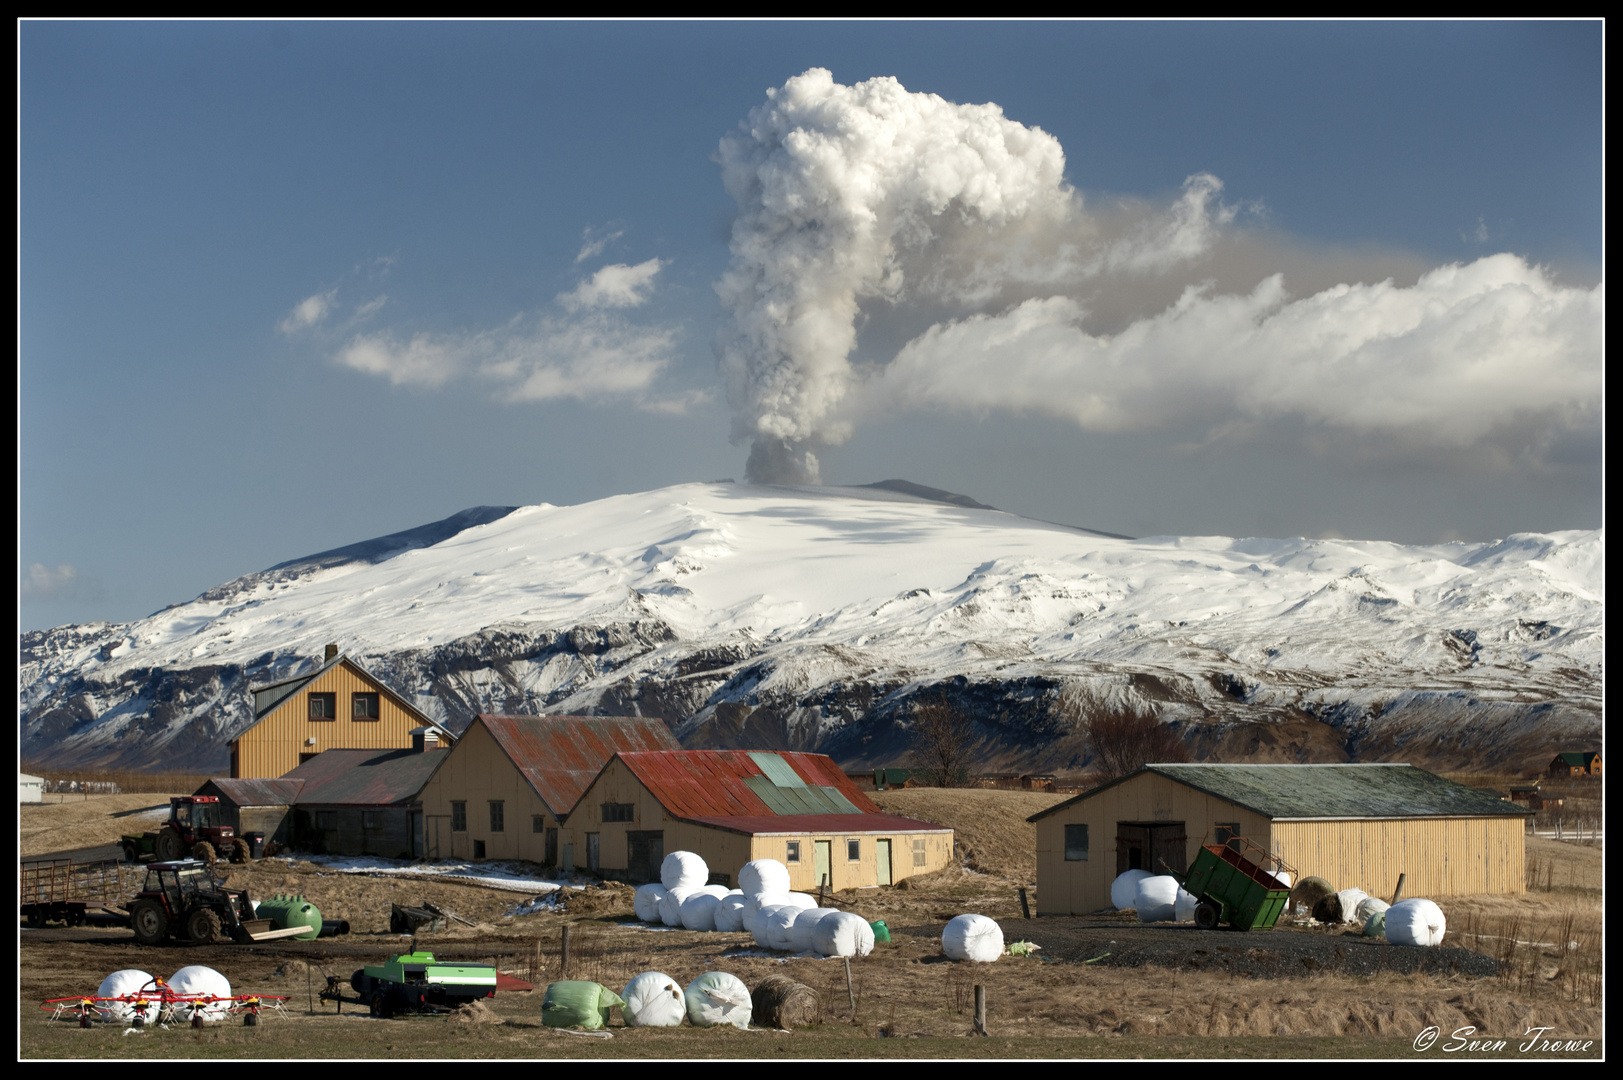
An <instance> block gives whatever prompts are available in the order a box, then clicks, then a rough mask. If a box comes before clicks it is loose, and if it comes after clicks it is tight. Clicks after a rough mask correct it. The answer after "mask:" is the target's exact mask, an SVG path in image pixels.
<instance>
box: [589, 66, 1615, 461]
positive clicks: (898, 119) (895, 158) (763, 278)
mask: <svg viewBox="0 0 1623 1080" xmlns="http://www.w3.org/2000/svg"><path fill="white" fill-rule="evenodd" d="M767 97H768V100H767V101H766V103H765V104H763V105H761V106H760V107H758V108H756V109H755V110H753V111H752V112H751V113H750V115H749V118H748V120H747V121H745V122H744V123H743V124H742V125H740V129H739V131H738V132H736V133H735V134H733V135H731V136H728V137H727V138H725V139H723V140H722V143H721V148H720V153H719V161H720V164H721V167H722V177H723V181H724V183H725V185H726V189H727V191H728V193H729V194H730V195H731V196H732V197H733V199H734V200H736V202H737V203H738V216H737V218H736V219H735V222H734V225H733V231H732V239H731V253H732V260H731V264H730V265H729V268H728V270H727V272H726V273H725V274H724V275H723V277H722V278H721V280H720V281H718V282H717V285H716V289H717V292H718V294H719V295H720V297H721V300H722V304H723V307H724V309H725V311H726V314H727V320H726V322H725V323H724V326H723V329H722V332H721V335H720V337H719V340H718V352H719V357H720V368H721V372H722V374H723V377H724V380H725V383H726V387H727V392H728V395H729V398H730V402H731V404H732V407H733V409H734V429H733V436H734V438H735V439H745V440H749V441H750V443H751V450H750V456H749V463H748V465H747V473H748V476H749V477H750V479H752V480H756V481H762V482H779V483H807V482H810V483H815V482H817V480H818V465H817V459H816V454H815V451H816V449H817V447H818V446H820V445H835V444H838V443H840V442H842V441H843V440H844V439H846V438H848V437H849V435H850V433H851V431H852V428H853V425H855V424H856V423H859V422H862V421H867V420H872V419H874V418H875V417H876V416H878V415H879V414H881V413H885V414H890V413H894V412H897V411H901V410H907V409H918V408H948V409H960V410H966V411H973V412H984V411H986V410H1002V411H1008V412H1016V413H1029V414H1042V415H1048V416H1055V417H1060V418H1063V419H1066V420H1069V421H1071V422H1074V423H1076V424H1078V425H1080V426H1082V427H1084V428H1088V429H1091V430H1098V431H1127V430H1146V429H1154V428H1166V429H1172V428H1181V429H1183V430H1184V431H1185V432H1187V431H1188V430H1189V429H1191V428H1195V429H1200V430H1204V431H1207V432H1211V433H1217V434H1221V433H1223V432H1225V431H1237V430H1243V429H1244V427H1245V425H1247V424H1250V423H1255V422H1265V421H1270V420H1280V419H1286V420H1292V421H1295V422H1298V423H1301V424H1306V425H1309V426H1315V427H1318V428H1320V429H1324V430H1334V431H1339V432H1342V433H1343V434H1346V435H1348V436H1349V437H1353V438H1364V439H1373V440H1377V441H1379V440H1390V441H1393V442H1402V443H1404V444H1407V445H1421V446H1425V445H1430V446H1446V447H1456V448H1457V447H1468V446H1471V445H1473V444H1475V443H1478V442H1480V441H1482V440H1487V439H1490V438H1493V437H1494V435H1495V432H1502V431H1504V430H1506V429H1510V428H1517V429H1519V430H1523V431H1524V432H1526V431H1532V432H1533V437H1532V442H1534V443H1537V442H1538V441H1539V438H1540V437H1548V436H1550V435H1551V433H1559V432H1560V431H1563V430H1574V429H1577V428H1585V427H1592V426H1593V425H1594V424H1595V423H1596V422H1597V421H1598V417H1599V410H1600V407H1601V406H1600V402H1601V369H1600V364H1601V347H1602V346H1601V343H1602V326H1603V323H1602V319H1603V316H1604V305H1605V293H1604V285H1597V286H1596V287H1595V288H1593V289H1579V288H1572V287H1568V286H1564V285H1562V284H1560V283H1558V282H1557V281H1556V280H1555V279H1554V278H1552V277H1551V275H1550V274H1549V273H1548V272H1547V271H1546V270H1544V269H1543V268H1540V267H1537V266H1531V265H1529V264H1527V263H1526V262H1525V261H1523V260H1522V259H1520V258H1518V257H1517V256H1514V255H1494V256H1490V257H1487V258H1483V259H1479V260H1477V261H1476V262H1472V263H1469V264H1466V265H1451V266H1443V267H1439V268H1436V269H1432V270H1429V271H1425V270H1424V267H1423V266H1416V265H1414V260H1413V259H1412V258H1410V257H1399V256H1396V255H1394V256H1391V257H1390V258H1385V259H1384V261H1385V262H1386V263H1387V265H1388V268H1387V269H1385V270H1384V271H1380V272H1377V273H1372V272H1371V271H1372V270H1374V269H1375V268H1376V265H1377V264H1379V263H1380V262H1382V261H1383V260H1382V259H1380V258H1377V259H1371V258H1368V257H1366V256H1358V257H1352V256H1328V255H1326V256H1322V257H1319V256H1307V255H1305V254H1304V253H1303V252H1302V251H1301V250H1298V249H1296V248H1293V247H1292V246H1291V245H1289V244H1286V243H1282V242H1280V241H1279V238H1277V237H1274V238H1271V237H1270V235H1269V234H1267V233H1266V232H1248V231H1247V230H1245V229H1243V228H1238V227H1236V226H1235V218H1236V211H1235V208H1234V207H1231V206H1227V205H1225V204H1224V203H1223V202H1222V199H1221V193H1222V184H1221V182H1220V181H1219V180H1218V179H1217V178H1216V177H1213V176H1210V175H1208V174H1197V175H1195V176H1191V177H1190V178H1189V179H1188V180H1186V181H1185V183H1184V185H1183V188H1182V190H1181V192H1180V193H1179V194H1178V195H1177V196H1175V197H1174V198H1173V199H1171V200H1170V202H1168V203H1166V204H1162V205H1154V204H1151V203H1148V202H1138V203H1129V202H1122V203H1118V204H1116V205H1113V206H1105V207H1103V208H1092V207H1090V208H1089V209H1087V210H1086V211H1085V210H1084V208H1083V205H1082V199H1081V197H1080V196H1079V195H1078V194H1077V193H1076V192H1075V191H1074V190H1073V189H1072V188H1071V187H1070V186H1069V185H1068V184H1067V183H1066V181H1065V177H1064V171H1065V156H1064V153H1063V151H1062V150H1061V148H1060V145H1059V143H1058V141H1057V140H1055V139H1054V138H1053V137H1052V136H1050V135H1048V134H1046V133H1045V132H1043V131H1041V130H1040V129H1037V128H1030V127H1025V126H1023V125H1021V124H1019V123H1016V122H1014V121H1012V120H1010V119H1008V118H1006V117H1005V116H1004V115H1003V113H1002V110H1001V109H999V108H998V107H997V106H996V105H991V104H987V105H956V104H953V103H951V102H947V101H944V100H943V99H941V98H939V97H936V96H934V95H930V94H916V93H909V92H908V91H907V90H905V89H904V88H903V87H902V86H901V85H900V84H899V83H898V82H897V81H896V80H894V79H888V78H885V79H872V80H869V81H868V82H865V83H860V84H858V85H856V86H841V85H839V84H837V83H835V82H834V79H833V76H832V75H831V74H830V73H829V72H827V71H824V70H821V69H813V70H811V71H808V72H806V73H805V74H803V75H800V76H797V77H795V78H793V79H790V80H789V81H788V82H787V83H785V84H784V86H782V87H781V88H779V89H776V90H771V91H768V95H767ZM1270 262H1271V265H1270ZM1337 267H1339V269H1337ZM627 269H634V268H627ZM1423 271H1424V272H1423ZM1383 279H1384V280H1383ZM1293 282H1294V289H1295V290H1300V291H1293ZM583 288H584V286H583ZM904 311H905V312H911V317H912V325H911V327H910V328H907V327H906V324H907V319H906V318H905V317H904V315H903V314H902V313H903V312H904ZM880 324H883V325H884V326H885V327H886V329H887V331H888V334H889V337H890V339H891V341H892V344H891V345H890V346H889V348H888V349H884V350H881V351H882V355H873V350H872V348H871V347H865V348H867V352H865V353H864V354H862V355H863V359H861V360H856V359H854V356H857V355H858V353H857V350H858V332H859V328H863V327H869V328H872V327H874V326H876V325H880ZM898 327H902V328H904V329H905V333H899V334H898ZM920 331H922V332H920ZM879 336H880V337H881V338H882V339H883V338H884V337H885V336H886V335H885V334H881V335H879ZM1540 432H1542V433H1543V434H1542V436H1541V435H1540V434H1539V433H1540Z"/></svg>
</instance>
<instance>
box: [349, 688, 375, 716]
mask: <svg viewBox="0 0 1623 1080" xmlns="http://www.w3.org/2000/svg"><path fill="white" fill-rule="evenodd" d="M350 717H351V719H354V720H376V719H377V718H378V696H377V695H376V694H351V695H350Z"/></svg>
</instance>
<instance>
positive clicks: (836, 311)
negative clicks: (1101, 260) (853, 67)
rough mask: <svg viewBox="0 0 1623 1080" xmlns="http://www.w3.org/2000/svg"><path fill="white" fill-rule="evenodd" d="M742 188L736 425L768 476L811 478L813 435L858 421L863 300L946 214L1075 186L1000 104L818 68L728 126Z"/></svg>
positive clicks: (725, 334) (1061, 194) (897, 274)
mask: <svg viewBox="0 0 1623 1080" xmlns="http://www.w3.org/2000/svg"><path fill="white" fill-rule="evenodd" d="M720 162H721V166H722V178H723V182H724V183H725V184H726V188H727V192H728V194H729V195H731V196H732V197H733V198H734V199H735V200H736V201H737V203H738V208H739V213H738V218H737V220H736V221H735V223H734V225H733V234H732V244H731V250H732V262H731V265H730V266H729V267H728V270H727V272H726V274H724V275H723V276H722V278H721V280H720V281H719V282H718V283H717V285H716V290H717V292H718V293H719V294H720V296H721V301H722V305H723V307H724V308H725V309H726V310H727V312H728V313H729V316H730V318H729V320H728V323H727V325H726V326H725V327H724V329H723V331H722V335H721V339H720V342H719V350H720V355H721V370H722V373H723V376H724V378H725V380H726V383H727V388H728V394H729V396H730V398H731V401H732V405H733V408H734V416H735V419H734V430H733V436H734V438H735V439H748V440H750V441H751V443H752V446H751V450H750V456H749V462H748V465H747V466H746V475H747V476H748V478H749V479H750V480H751V481H754V482H758V483H817V482H818V469H817V458H816V456H815V454H814V453H813V448H814V447H815V446H817V445H819V444H837V443H839V442H842V441H844V439H845V438H846V437H847V435H848V434H849V428H848V425H847V424H845V423H843V422H842V421H840V420H839V419H838V418H837V416H836V412H835V410H836V408H837V406H838V405H839V403H840V401H841V399H842V398H844V397H845V395H846V393H847V390H848V389H849V387H850V384H851V381H852V371H851V364H850V355H851V351H852V349H853V348H854V347H855V345H856V336H857V331H856V324H857V315H858V308H859V305H860V304H861V303H862V302H863V301H864V300H872V299H883V300H886V301H895V300H899V299H900V298H901V297H902V295H903V291H904V287H905V285H906V282H905V281H904V273H903V263H904V261H906V259H907V257H908V256H910V255H916V254H917V253H918V252H919V251H920V250H921V249H923V248H925V247H927V246H928V245H930V244H931V242H932V241H933V240H934V239H935V238H936V236H937V235H938V233H939V232H940V231H941V230H942V229H943V228H950V229H954V230H958V229H962V228H963V227H966V226H969V227H975V228H986V229H990V230H996V229H998V228H1000V227H1003V226H1006V225H1008V224H1010V223H1013V222H1017V221H1021V220H1025V219H1030V218H1032V217H1038V216H1054V217H1057V218H1063V217H1064V216H1066V215H1068V214H1069V213H1070V212H1071V207H1072V205H1073V202H1074V196H1073V194H1072V192H1071V190H1070V189H1069V188H1068V187H1067V186H1066V185H1065V183H1064V180H1063V173H1064V168H1065V155H1064V152H1063V151H1062V150H1061V149H1060V145H1059V142H1058V141H1057V140H1056V139H1055V138H1054V137H1053V136H1051V135H1048V134H1047V133H1045V132H1043V131H1041V130H1039V129H1036V128H1028V127H1024V126H1022V125H1020V124H1017V123H1015V122H1014V121H1012V120H1009V119H1007V118H1005V117H1004V115H1003V111H1002V109H1000V108H998V106H996V105H991V104H987V105H955V104H953V103H951V102H948V101H944V100H942V99H941V98H939V97H936V96H935V95H933V94H911V93H908V92H907V91H906V90H905V89H904V88H903V87H902V85H901V84H900V83H899V82H897V81H896V80H895V79H893V78H879V79H870V80H869V81H867V82H864V83H859V84H858V85H856V86H840V85H838V84H836V83H835V82H834V77H833V75H832V74H830V73H829V72H828V71H825V70H823V69H821V68H814V69H812V70H811V71H808V72H806V73H805V74H803V75H799V76H796V77H795V78H793V79H790V80H789V81H788V82H787V83H785V84H784V85H783V86H782V87H781V88H780V89H776V90H769V91H767V101H766V103H765V104H764V105H761V106H760V107H758V108H756V109H754V110H753V111H752V112H751V113H750V116H749V119H748V120H747V121H746V122H745V123H744V124H742V125H741V126H740V131H739V132H738V133H736V134H734V135H731V136H729V137H727V138H725V139H723V140H722V143H721V150H720Z"/></svg>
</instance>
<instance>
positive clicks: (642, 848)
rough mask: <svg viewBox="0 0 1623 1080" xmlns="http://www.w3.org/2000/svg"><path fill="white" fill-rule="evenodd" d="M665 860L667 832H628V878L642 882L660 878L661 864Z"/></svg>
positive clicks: (638, 882)
mask: <svg viewBox="0 0 1623 1080" xmlns="http://www.w3.org/2000/svg"><path fill="white" fill-rule="evenodd" d="M664 861H665V834H664V833H663V832H627V833H626V878H627V880H629V881H633V882H636V883H637V884H642V883H644V882H649V881H658V880H659V868H660V864H662V863H663V862H664Z"/></svg>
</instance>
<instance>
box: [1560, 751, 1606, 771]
mask: <svg viewBox="0 0 1623 1080" xmlns="http://www.w3.org/2000/svg"><path fill="white" fill-rule="evenodd" d="M1598 757H1600V754H1598V753H1596V752H1595V751H1593V750H1588V751H1583V750H1563V751H1561V752H1560V753H1559V754H1557V755H1555V760H1554V761H1551V762H1550V764H1551V765H1554V764H1555V762H1556V761H1559V762H1561V763H1563V764H1565V765H1570V766H1572V767H1573V768H1574V769H1587V768H1589V767H1590V765H1592V764H1594V761H1595V759H1596V758H1598Z"/></svg>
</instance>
